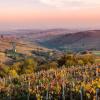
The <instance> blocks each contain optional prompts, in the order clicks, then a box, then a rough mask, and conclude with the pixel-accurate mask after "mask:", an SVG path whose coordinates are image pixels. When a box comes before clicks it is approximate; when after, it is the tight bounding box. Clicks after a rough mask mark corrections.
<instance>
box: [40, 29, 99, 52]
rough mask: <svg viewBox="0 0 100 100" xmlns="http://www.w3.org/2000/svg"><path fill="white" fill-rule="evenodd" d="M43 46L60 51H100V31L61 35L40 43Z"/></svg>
mask: <svg viewBox="0 0 100 100" xmlns="http://www.w3.org/2000/svg"><path fill="white" fill-rule="evenodd" d="M39 43H40V44H41V45H42V46H45V47H48V48H55V49H60V50H63V49H65V50H68V49H71V50H76V51H77V50H81V49H82V50H86V49H97V50H100V30H89V31H82V32H76V33H74V34H60V35H58V36H54V37H53V38H51V39H49V40H45V39H44V41H39Z"/></svg>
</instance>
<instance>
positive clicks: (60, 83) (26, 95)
mask: <svg viewBox="0 0 100 100" xmlns="http://www.w3.org/2000/svg"><path fill="white" fill-rule="evenodd" d="M96 67H97V66H96V65H91V66H76V67H74V66H73V67H71V68H57V69H50V70H48V71H40V72H37V73H32V74H24V75H21V76H17V77H16V78H12V77H8V78H3V79H1V80H0V98H1V100H6V99H7V98H9V100H99V99H97V98H99V96H100V95H99V91H98V89H100V77H99V75H98V72H97V71H96Z"/></svg>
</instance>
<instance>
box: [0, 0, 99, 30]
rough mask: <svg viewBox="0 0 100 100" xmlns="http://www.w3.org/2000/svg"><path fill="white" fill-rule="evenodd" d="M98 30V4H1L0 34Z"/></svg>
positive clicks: (35, 0) (56, 0)
mask: <svg viewBox="0 0 100 100" xmlns="http://www.w3.org/2000/svg"><path fill="white" fill-rule="evenodd" d="M99 27H100V0H0V30H8V29H40V28H41V29H46V28H70V29H77V28H83V29H85V28H86V29H98V28H99Z"/></svg>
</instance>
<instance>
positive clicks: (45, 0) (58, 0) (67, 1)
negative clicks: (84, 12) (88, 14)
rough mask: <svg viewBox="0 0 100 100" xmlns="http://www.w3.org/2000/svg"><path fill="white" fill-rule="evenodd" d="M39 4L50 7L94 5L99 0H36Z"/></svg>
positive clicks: (99, 4) (99, 2)
mask: <svg viewBox="0 0 100 100" xmlns="http://www.w3.org/2000/svg"><path fill="white" fill-rule="evenodd" d="M38 1H39V2H40V3H41V4H45V5H48V6H52V7H65V8H66V7H96V6H100V0H38Z"/></svg>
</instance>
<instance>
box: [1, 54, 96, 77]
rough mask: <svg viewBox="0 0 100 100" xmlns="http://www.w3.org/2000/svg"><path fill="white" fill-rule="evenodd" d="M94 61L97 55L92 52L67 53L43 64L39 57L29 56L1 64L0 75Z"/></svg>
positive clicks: (14, 75) (24, 72)
mask: <svg viewBox="0 0 100 100" xmlns="http://www.w3.org/2000/svg"><path fill="white" fill-rule="evenodd" d="M93 63H95V57H94V55H92V54H73V53H67V54H65V55H64V56H62V57H61V58H60V59H59V60H58V59H56V60H55V61H46V62H43V63H42V64H39V61H38V59H36V58H34V57H28V58H27V59H25V60H23V61H19V62H16V63H14V64H13V65H11V66H7V65H0V70H1V71H0V77H5V76H8V75H11V76H13V77H16V76H18V75H21V74H30V73H33V72H37V71H41V70H48V69H51V68H54V69H56V68H58V67H62V66H65V67H70V66H77V65H80V66H82V65H86V64H93Z"/></svg>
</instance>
